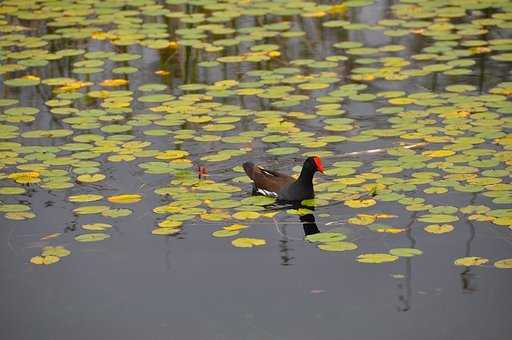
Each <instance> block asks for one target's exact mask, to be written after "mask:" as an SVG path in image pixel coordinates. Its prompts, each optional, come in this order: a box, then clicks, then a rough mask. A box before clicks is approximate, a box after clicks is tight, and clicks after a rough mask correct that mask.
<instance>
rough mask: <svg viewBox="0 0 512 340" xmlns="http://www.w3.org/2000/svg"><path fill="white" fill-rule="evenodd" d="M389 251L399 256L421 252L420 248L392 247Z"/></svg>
mask: <svg viewBox="0 0 512 340" xmlns="http://www.w3.org/2000/svg"><path fill="white" fill-rule="evenodd" d="M389 253H390V254H391V255H395V256H399V257H413V256H418V255H421V254H423V252H422V251H421V250H419V249H415V248H393V249H391V250H390V251H389Z"/></svg>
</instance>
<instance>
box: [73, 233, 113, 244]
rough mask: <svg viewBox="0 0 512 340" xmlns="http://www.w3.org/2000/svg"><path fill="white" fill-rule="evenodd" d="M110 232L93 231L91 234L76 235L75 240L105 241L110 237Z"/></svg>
mask: <svg viewBox="0 0 512 340" xmlns="http://www.w3.org/2000/svg"><path fill="white" fill-rule="evenodd" d="M109 237H110V235H109V234H104V233H91V234H82V235H78V236H76V237H75V240H76V241H78V242H96V241H103V240H106V239H107V238H109Z"/></svg>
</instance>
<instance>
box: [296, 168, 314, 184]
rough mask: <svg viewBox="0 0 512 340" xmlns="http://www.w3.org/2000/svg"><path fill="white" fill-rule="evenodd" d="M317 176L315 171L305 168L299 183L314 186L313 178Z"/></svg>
mask: <svg viewBox="0 0 512 340" xmlns="http://www.w3.org/2000/svg"><path fill="white" fill-rule="evenodd" d="M314 175H315V170H313V169H311V168H309V167H303V168H302V171H301V172H300V176H299V178H298V179H297V182H298V183H301V184H305V185H313V176H314Z"/></svg>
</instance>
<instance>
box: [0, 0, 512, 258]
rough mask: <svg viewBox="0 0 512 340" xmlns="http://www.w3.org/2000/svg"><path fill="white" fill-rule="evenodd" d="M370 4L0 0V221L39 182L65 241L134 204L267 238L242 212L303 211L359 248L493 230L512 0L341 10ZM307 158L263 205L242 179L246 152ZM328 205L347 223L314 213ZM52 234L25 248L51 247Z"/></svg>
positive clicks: (340, 248) (511, 89)
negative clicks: (290, 202)
mask: <svg viewBox="0 0 512 340" xmlns="http://www.w3.org/2000/svg"><path fill="white" fill-rule="evenodd" d="M66 4H68V3H66ZM373 5H374V1H371V0H368V1H366V0H364V1H361V0H354V1H353V0H351V1H346V2H343V3H335V4H323V3H321V2H310V1H303V0H294V1H287V2H285V1H256V2H253V1H242V2H234V1H203V0H198V1H187V0H167V1H165V2H154V1H145V2H137V1H136V2H128V1H107V2H101V1H87V2H81V1H76V2H70V3H69V6H68V5H66V6H64V5H63V6H55V4H54V2H51V1H44V0H43V1H39V2H37V3H35V2H34V3H32V2H31V3H19V2H15V1H4V2H3V3H2V4H1V5H0V31H1V32H2V36H0V60H1V65H0V76H1V77H2V83H1V85H0V87H1V88H2V98H0V155H1V156H2V157H0V213H2V214H3V217H2V218H6V219H10V220H14V221H17V222H16V223H20V225H22V224H24V223H29V222H30V220H35V221H37V220H38V218H39V217H40V216H39V215H40V214H41V210H40V209H42V208H41V207H39V206H38V205H36V204H34V203H35V200H36V198H34V196H33V195H34V194H40V193H47V194H49V193H51V195H55V197H56V200H59V201H60V202H64V203H59V204H60V206H61V209H64V210H66V212H69V213H70V214H71V215H72V216H73V219H74V220H73V222H72V223H70V224H73V225H75V224H76V225H78V226H79V227H80V228H79V229H78V230H76V229H73V228H67V229H66V231H71V232H72V233H73V238H74V240H76V241H78V242H95V241H106V242H108V241H107V240H108V239H109V238H115V235H113V234H112V232H113V230H115V228H114V227H117V225H118V224H121V223H122V222H118V221H123V220H125V219H137V218H140V217H141V216H146V215H147V214H150V216H152V218H153V224H152V225H147V226H144V227H142V228H141V229H140V230H139V231H140V232H141V233H148V234H149V233H150V234H152V235H156V236H166V237H167V236H169V237H170V238H180V237H183V235H184V234H185V233H186V231H187V229H188V228H192V227H194V226H196V225H205V226H206V227H205V228H204V229H205V230H204V233H205V234H207V235H208V236H209V235H211V236H213V237H214V238H219V239H222V238H228V239H229V240H230V241H231V244H232V245H233V246H235V247H239V248H252V247H258V246H262V245H273V244H275V243H276V242H277V238H278V237H279V235H277V234H276V235H275V237H276V239H269V238H267V239H260V238H253V237H252V236H255V234H257V233H258V228H259V226H261V225H270V226H272V227H273V226H276V227H279V224H280V223H284V222H286V221H287V219H290V218H295V220H297V219H300V218H303V217H304V216H306V215H309V214H315V215H317V217H320V221H321V222H319V224H320V229H321V230H322V232H320V233H315V234H311V235H306V236H305V240H304V241H303V242H304V244H306V245H308V246H312V247H317V248H319V249H320V250H324V251H331V252H340V254H337V256H352V257H353V258H354V260H356V261H358V262H361V263H388V262H395V261H399V260H400V259H399V258H401V257H404V258H413V257H414V256H420V255H421V256H426V255H428V251H425V252H424V254H423V255H422V251H421V250H419V249H416V248H415V246H414V245H413V243H411V244H410V247H406V246H403V247H400V248H391V247H389V246H387V245H385V244H379V246H380V247H381V248H382V249H380V250H378V249H375V246H376V245H375V244H373V245H372V247H369V246H368V245H367V244H366V243H365V242H364V240H365V238H367V237H373V236H379V237H383V238H391V239H394V240H396V239H407V238H408V237H409V238H410V237H411V234H423V235H424V236H422V237H429V238H435V239H436V240H441V239H444V238H449V237H452V235H454V234H456V233H457V231H458V230H460V229H462V228H465V227H466V226H464V225H465V224H468V225H470V227H471V228H474V229H478V228H484V227H485V228H491V230H493V231H496V232H497V233H499V235H502V236H503V235H504V233H505V232H506V233H510V230H512V210H511V209H510V208H509V205H510V204H511V203H512V183H511V182H510V178H511V171H512V169H511V166H512V135H511V134H510V131H511V128H512V116H511V115H510V114H511V113H512V104H511V102H510V96H511V95H512V82H510V81H508V78H507V75H506V74H507V72H509V69H510V62H512V53H510V50H511V49H512V39H510V38H507V37H506V35H504V34H502V33H503V32H506V31H508V30H510V29H511V27H512V14H511V10H512V7H511V6H510V4H508V3H506V2H503V1H498V0H490V1H473V2H463V1H462V2H461V1H459V2H456V3H454V2H450V1H436V2H427V1H414V2H413V1H400V2H398V3H395V4H393V5H392V6H391V13H390V16H389V17H387V18H385V19H378V20H376V21H375V22H372V23H362V22H360V21H359V20H358V19H357V15H356V14H357V13H358V12H357V11H358V9H359V8H361V7H364V6H373ZM313 26H315V27H316V26H318V27H317V28H318V29H320V31H319V32H320V34H316V35H314V34H313V33H318V32H316V31H314V28H312V27H313ZM363 33H364V34H371V35H372V37H376V38H377V39H372V41H373V42H372V43H367V42H366V41H364V39H360V34H363ZM314 155H316V156H321V157H322V158H323V159H324V160H325V163H326V171H325V177H320V178H316V179H315V181H316V183H315V187H316V190H317V193H316V197H315V199H314V200H313V201H309V200H308V201H306V202H302V204H303V206H302V207H300V208H297V207H293V208H290V209H281V210H278V209H274V208H275V206H276V202H275V199H273V198H269V197H258V196H254V197H251V196H249V195H248V192H249V191H250V190H251V189H250V185H249V184H248V183H249V181H248V180H247V178H245V177H244V176H243V170H242V168H241V167H240V166H239V164H242V163H243V162H244V161H245V160H248V159H259V160H261V161H262V162H266V163H269V164H270V165H272V163H277V162H279V163H280V164H281V167H282V166H283V165H284V166H290V168H291V166H292V164H294V163H295V162H294V160H295V159H297V158H304V157H309V156H314ZM196 170H198V171H196ZM293 171H294V174H298V172H299V171H300V167H298V168H297V167H295V168H293ZM134 183H135V184H134ZM146 204H151V207H148V206H147V205H146ZM36 206H37V208H35V207H36ZM140 206H142V207H143V209H144V211H141V210H138V209H142V208H139V207H140ZM387 219H390V220H391V221H386V220H387ZM340 220H343V223H345V222H346V223H345V224H346V228H347V230H343V231H337V230H334V229H333V230H331V228H330V227H328V226H329V223H331V222H339V221H340ZM77 221H78V222H77ZM301 221H302V220H301ZM62 222H63V223H62V225H64V224H66V222H69V221H62ZM381 222H386V223H381ZM238 223H244V224H238ZM68 224H69V223H68ZM473 224H475V225H477V227H476V228H475V226H474V225H473ZM210 225H212V226H214V227H215V228H217V229H216V230H213V229H212V230H210V229H209V226H210ZM222 225H226V226H222ZM257 226H258V227H257ZM219 228H220V229H219ZM55 231H56V232H59V233H60V232H61V231H62V230H60V229H55ZM78 233H81V234H78ZM56 235H57V234H56ZM237 235H243V236H244V237H241V238H235V239H230V238H231V237H234V236H237ZM368 235H373V236H368ZM156 236H155V237H156ZM246 236H247V237H246ZM55 237H57V238H63V236H62V235H60V234H59V235H58V236H55ZM503 237H504V236H503ZM359 239H361V240H362V241H361V242H360V241H359ZM51 240H52V238H49V239H46V241H47V243H50V242H51ZM188 241H189V242H194V240H193V239H190V240H188ZM214 241H217V242H222V240H214ZM224 241H225V240H224ZM84 246H85V245H84ZM48 247H51V246H48ZM52 249H53V248H43V250H42V254H41V255H40V256H35V257H32V259H30V262H32V263H34V264H51V263H55V262H58V261H59V260H60V258H61V257H62V256H66V255H62V254H64V250H63V249H61V248H59V251H55V249H53V250H52ZM315 250H316V248H315ZM356 250H357V251H360V254H359V255H357V254H356ZM369 250H371V251H372V252H370V253H369V252H368V251H369ZM373 251H376V252H373ZM74 253H77V252H76V251H74ZM468 255H472V254H468ZM477 255H478V254H477ZM491 255H492V254H486V256H488V257H491ZM400 261H402V260H400ZM447 261H452V262H453V261H454V264H455V265H460V266H467V267H469V266H478V265H484V264H485V263H487V262H488V261H491V259H489V260H488V259H486V258H481V257H478V256H465V257H463V258H459V259H457V260H452V259H449V260H447ZM492 261H495V262H494V266H495V267H496V268H510V267H511V266H510V265H509V262H510V261H509V260H507V259H502V260H499V259H497V258H493V259H492Z"/></svg>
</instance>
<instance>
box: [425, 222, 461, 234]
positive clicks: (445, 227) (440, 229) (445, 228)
mask: <svg viewBox="0 0 512 340" xmlns="http://www.w3.org/2000/svg"><path fill="white" fill-rule="evenodd" d="M453 229H454V228H453V225H451V224H430V225H428V226H426V227H425V231H426V232H428V233H431V234H445V233H449V232H450V231H453Z"/></svg>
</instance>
